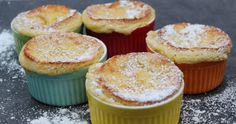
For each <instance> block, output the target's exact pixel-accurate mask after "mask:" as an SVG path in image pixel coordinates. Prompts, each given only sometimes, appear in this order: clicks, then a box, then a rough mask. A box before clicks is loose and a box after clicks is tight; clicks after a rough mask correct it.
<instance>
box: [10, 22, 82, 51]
mask: <svg viewBox="0 0 236 124" xmlns="http://www.w3.org/2000/svg"><path fill="white" fill-rule="evenodd" d="M82 29H83V27H82V26H81V27H80V28H78V29H76V30H75V31H73V32H77V33H81V34H82V33H83V30H82ZM12 32H13V36H14V41H15V49H16V53H17V54H18V55H19V54H20V51H21V49H22V47H23V46H24V44H25V43H26V42H27V41H29V40H30V39H31V38H32V37H30V36H27V35H24V34H21V33H18V32H16V31H14V30H13V29H12Z"/></svg>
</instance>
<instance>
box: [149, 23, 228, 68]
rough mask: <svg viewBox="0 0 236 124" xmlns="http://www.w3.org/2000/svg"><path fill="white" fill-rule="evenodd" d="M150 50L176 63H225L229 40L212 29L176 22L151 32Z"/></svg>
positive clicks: (211, 27) (221, 33)
mask: <svg viewBox="0 0 236 124" xmlns="http://www.w3.org/2000/svg"><path fill="white" fill-rule="evenodd" d="M146 43H147V47H148V49H149V50H150V51H152V52H159V53H161V54H163V55H165V56H167V57H168V58H170V59H171V60H172V61H174V62H175V63H177V64H194V63H201V62H215V61H223V60H226V59H227V58H228V57H229V54H230V51H231V48H232V41H231V39H230V37H229V36H228V35H227V34H226V33H225V32H223V31H222V30H220V29H219V28H216V27H213V26H206V25H201V24H190V23H177V24H173V25H167V26H165V27H163V28H161V29H158V30H157V31H150V32H149V33H148V35H147V38H146Z"/></svg>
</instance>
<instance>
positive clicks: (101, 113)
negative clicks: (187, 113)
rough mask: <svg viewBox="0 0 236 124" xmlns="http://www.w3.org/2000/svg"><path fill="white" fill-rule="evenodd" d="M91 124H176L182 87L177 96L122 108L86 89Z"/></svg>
mask: <svg viewBox="0 0 236 124" xmlns="http://www.w3.org/2000/svg"><path fill="white" fill-rule="evenodd" d="M87 96H88V102H89V108H90V117H91V121H92V124H178V122H179V116H180V110H181V103H182V96H183V89H182V93H180V94H179V95H178V96H177V97H175V98H174V99H172V100H171V101H169V102H167V103H165V104H163V105H160V106H158V105H157V106H152V107H146V108H122V107H117V106H112V105H110V104H111V103H110V104H107V103H105V102H104V101H101V100H99V99H98V98H96V97H95V96H93V95H91V93H89V92H88V90H87Z"/></svg>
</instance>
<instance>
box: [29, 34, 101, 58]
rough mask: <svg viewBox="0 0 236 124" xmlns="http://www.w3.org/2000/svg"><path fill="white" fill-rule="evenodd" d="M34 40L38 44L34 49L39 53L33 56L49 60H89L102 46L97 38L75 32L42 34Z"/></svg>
mask: <svg viewBox="0 0 236 124" xmlns="http://www.w3.org/2000/svg"><path fill="white" fill-rule="evenodd" d="M70 38H71V39H73V40H71V39H70ZM33 40H35V41H37V44H38V45H36V46H33V48H32V49H34V51H36V52H38V53H37V54H36V55H34V54H33V55H32V56H33V57H36V58H40V59H42V60H43V61H49V62H82V61H89V60H91V59H93V58H94V57H95V56H96V55H97V53H98V51H99V49H100V48H101V47H102V46H101V44H100V43H99V42H98V41H97V40H94V39H93V38H90V37H86V36H82V35H78V34H75V33H64V34H63V33H54V34H51V35H41V36H40V37H36V38H35V39H33ZM45 48H47V49H45Z"/></svg>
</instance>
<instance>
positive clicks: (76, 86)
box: [25, 44, 107, 106]
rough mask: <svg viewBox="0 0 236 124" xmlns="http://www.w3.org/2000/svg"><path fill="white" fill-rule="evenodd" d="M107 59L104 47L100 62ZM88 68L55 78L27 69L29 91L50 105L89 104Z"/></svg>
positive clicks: (54, 76)
mask: <svg viewBox="0 0 236 124" xmlns="http://www.w3.org/2000/svg"><path fill="white" fill-rule="evenodd" d="M103 45H104V44H103ZM106 59H107V49H106V46H105V45H104V54H103V56H102V57H101V58H100V60H99V62H104V61H105V60H106ZM88 68H89V66H87V67H83V68H81V69H80V70H78V71H75V72H72V73H66V74H60V75H53V76H52V75H45V74H38V73H35V72H32V71H28V70H26V69H25V72H26V80H27V86H28V90H29V92H30V94H31V95H32V96H33V98H35V99H36V100H38V101H40V102H42V103H45V104H48V105H54V106H69V105H76V104H81V103H85V102H87V96H86V90H85V80H86V73H87V72H88Z"/></svg>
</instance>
